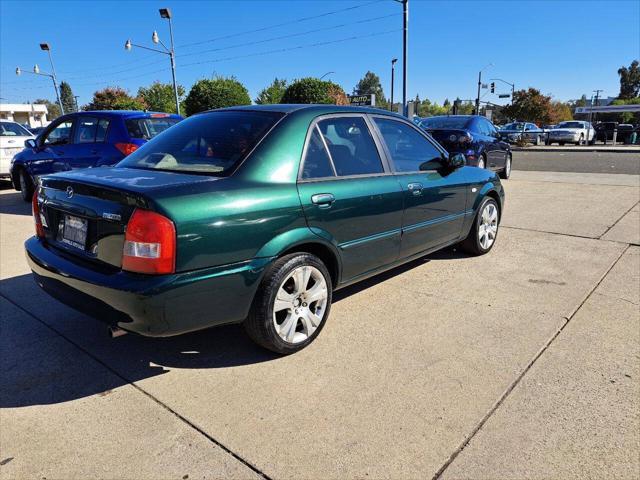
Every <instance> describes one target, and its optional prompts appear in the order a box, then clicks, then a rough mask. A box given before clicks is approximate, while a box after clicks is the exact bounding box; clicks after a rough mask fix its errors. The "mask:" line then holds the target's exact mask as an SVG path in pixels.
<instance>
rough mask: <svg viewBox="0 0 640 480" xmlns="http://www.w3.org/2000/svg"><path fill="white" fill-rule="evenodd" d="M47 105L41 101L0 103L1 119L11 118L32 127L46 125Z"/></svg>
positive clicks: (47, 123)
mask: <svg viewBox="0 0 640 480" xmlns="http://www.w3.org/2000/svg"><path fill="white" fill-rule="evenodd" d="M48 113H49V112H48V110H47V106H46V105H44V104H41V103H0V119H2V120H10V121H12V122H17V123H20V124H22V125H28V126H29V127H31V128H35V127H46V126H47V125H49V123H51V122H50V121H49V120H47V114H48Z"/></svg>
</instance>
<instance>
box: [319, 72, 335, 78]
mask: <svg viewBox="0 0 640 480" xmlns="http://www.w3.org/2000/svg"><path fill="white" fill-rule="evenodd" d="M332 73H336V72H327V73H325V74H324V75H322V76H321V77H320V80H322V79H323V78H324V77H326V76H327V75H331V74H332Z"/></svg>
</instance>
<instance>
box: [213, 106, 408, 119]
mask: <svg viewBox="0 0 640 480" xmlns="http://www.w3.org/2000/svg"><path fill="white" fill-rule="evenodd" d="M219 111H262V112H279V113H284V114H288V113H293V112H298V111H312V112H315V113H317V114H318V115H322V114H325V113H370V114H372V115H388V116H393V117H398V118H402V119H404V120H407V118H406V117H403V116H402V115H400V114H397V113H394V112H390V111H389V110H382V109H381V108H374V107H364V106H363V107H360V106H350V105H349V106H347V105H332V104H272V105H241V106H237V107H228V108H220V109H216V110H207V111H206V112H201V113H209V112H219Z"/></svg>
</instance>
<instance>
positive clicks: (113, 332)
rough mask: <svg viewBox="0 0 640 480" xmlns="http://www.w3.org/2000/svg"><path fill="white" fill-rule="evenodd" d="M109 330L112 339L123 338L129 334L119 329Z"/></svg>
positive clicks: (111, 328)
mask: <svg viewBox="0 0 640 480" xmlns="http://www.w3.org/2000/svg"><path fill="white" fill-rule="evenodd" d="M107 330H108V331H109V336H110V337H111V338H116V337H121V336H123V335H126V334H127V333H128V332H127V331H126V330H123V329H121V328H119V327H109V328H108V329H107Z"/></svg>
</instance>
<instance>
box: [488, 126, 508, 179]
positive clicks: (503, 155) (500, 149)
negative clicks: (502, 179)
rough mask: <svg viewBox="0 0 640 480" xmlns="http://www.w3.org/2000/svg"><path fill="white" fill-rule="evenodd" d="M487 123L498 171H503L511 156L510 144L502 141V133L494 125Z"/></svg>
mask: <svg viewBox="0 0 640 480" xmlns="http://www.w3.org/2000/svg"><path fill="white" fill-rule="evenodd" d="M486 123H487V128H488V129H489V137H490V138H491V144H492V145H493V151H494V155H495V164H496V169H502V168H504V167H505V165H506V164H507V156H508V155H509V150H510V147H509V143H507V142H505V141H503V140H502V138H501V136H500V132H499V131H498V129H497V128H496V127H495V125H493V123H491V122H489V121H488V120H486Z"/></svg>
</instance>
